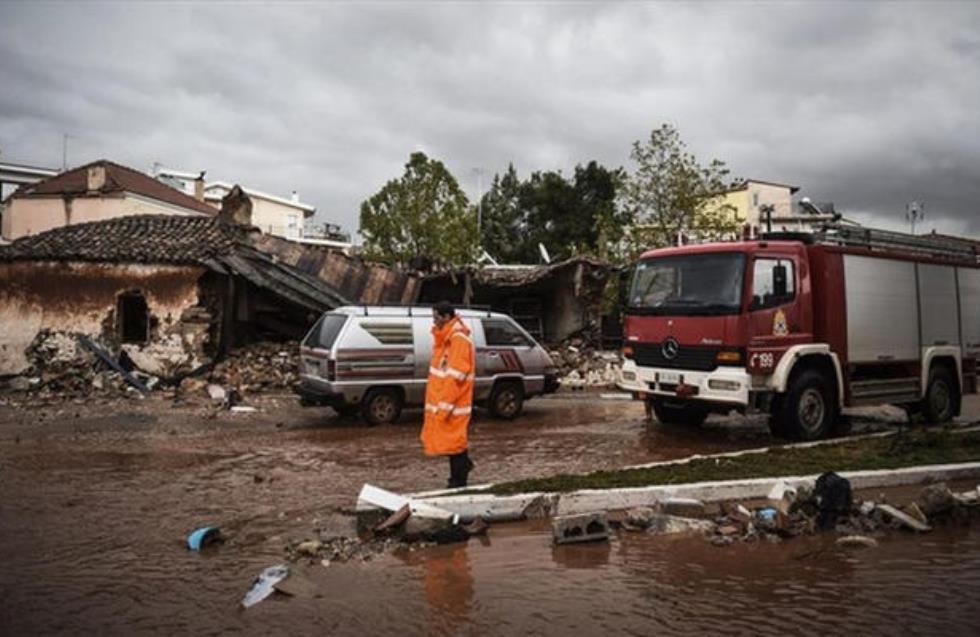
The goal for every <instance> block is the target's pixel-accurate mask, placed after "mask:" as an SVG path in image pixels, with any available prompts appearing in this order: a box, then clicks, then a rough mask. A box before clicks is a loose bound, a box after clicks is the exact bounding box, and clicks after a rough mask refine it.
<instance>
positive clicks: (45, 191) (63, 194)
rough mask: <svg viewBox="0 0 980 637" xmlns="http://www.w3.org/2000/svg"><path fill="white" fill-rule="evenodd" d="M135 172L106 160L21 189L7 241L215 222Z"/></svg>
mask: <svg viewBox="0 0 980 637" xmlns="http://www.w3.org/2000/svg"><path fill="white" fill-rule="evenodd" d="M203 186H204V184H203V181H202V182H200V186H199V188H198V194H199V195H200V196H199V197H198V198H195V197H193V196H190V195H188V194H186V193H183V192H180V191H179V190H176V189H174V188H171V187H169V186H167V185H166V184H164V183H161V182H160V181H157V180H156V179H153V178H152V177H149V176H148V175H146V174H144V173H142V172H140V171H138V170H133V169H132V168H127V167H126V166H121V165H119V164H115V163H113V162H110V161H107V160H105V159H101V160H99V161H95V162H92V163H91V164H87V165H85V166H81V167H79V168H75V169H72V170H69V171H66V172H63V173H60V174H58V175H55V176H54V177H49V178H48V179H43V180H41V181H39V182H37V183H35V184H30V185H25V186H22V187H21V188H19V189H17V191H15V192H14V193H13V194H12V195H10V196H9V197H8V198H7V199H6V200H5V201H4V204H5V205H4V211H3V218H2V221H0V234H2V237H3V239H4V240H6V241H12V240H14V239H17V238H20V237H24V236H27V235H33V234H38V233H40V232H44V231H46V230H51V229H53V228H59V227H62V226H68V225H73V224H78V223H85V222H89V221H103V220H105V219H113V218H116V217H125V216H130V215H158V214H167V215H177V216H196V217H212V216H214V215H216V214H217V211H216V210H215V208H214V207H212V206H209V205H208V204H206V203H205V202H204V190H203Z"/></svg>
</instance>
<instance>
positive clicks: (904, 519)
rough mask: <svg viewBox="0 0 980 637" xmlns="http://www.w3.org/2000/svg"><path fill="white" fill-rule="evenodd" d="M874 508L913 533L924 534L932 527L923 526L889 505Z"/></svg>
mask: <svg viewBox="0 0 980 637" xmlns="http://www.w3.org/2000/svg"><path fill="white" fill-rule="evenodd" d="M875 508H876V509H877V510H879V511H881V512H882V513H884V514H886V515H888V516H890V517H891V518H893V519H895V520H897V521H898V522H900V523H901V524H902V525H903V526H906V527H908V528H910V529H912V530H913V531H918V532H920V533H924V532H926V531H931V530H932V527H931V526H929V525H928V524H923V523H922V522H920V521H919V520H916V519H915V518H914V517H912V516H911V515H909V514H908V513H905V512H903V511H899V510H898V509H896V508H895V507H893V506H891V505H890V504H879V505H876V506H875Z"/></svg>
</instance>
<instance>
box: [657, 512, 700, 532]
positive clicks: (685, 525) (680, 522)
mask: <svg viewBox="0 0 980 637" xmlns="http://www.w3.org/2000/svg"><path fill="white" fill-rule="evenodd" d="M714 530H715V524H714V522H711V521H710V520H699V519H697V518H687V517H682V516H679V515H667V514H664V513H658V514H655V515H654V516H653V518H652V519H651V520H650V525H649V527H648V528H647V533H657V534H662V535H669V534H679V533H691V534H693V533H701V534H708V533H712V532H713V531H714Z"/></svg>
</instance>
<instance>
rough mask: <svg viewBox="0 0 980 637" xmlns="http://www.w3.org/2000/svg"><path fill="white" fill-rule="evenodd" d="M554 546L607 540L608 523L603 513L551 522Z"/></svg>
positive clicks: (563, 518)
mask: <svg viewBox="0 0 980 637" xmlns="http://www.w3.org/2000/svg"><path fill="white" fill-rule="evenodd" d="M551 532H552V537H553V538H554V541H555V544H572V543H577V542H600V541H607V540H608V539H609V521H608V520H607V519H606V514H605V513H604V512H593V513H583V514H579V515H566V516H560V517H557V518H555V519H554V520H552V523H551Z"/></svg>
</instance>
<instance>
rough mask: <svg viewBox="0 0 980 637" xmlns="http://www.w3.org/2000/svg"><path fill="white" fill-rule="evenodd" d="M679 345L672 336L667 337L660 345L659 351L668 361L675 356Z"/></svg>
mask: <svg viewBox="0 0 980 637" xmlns="http://www.w3.org/2000/svg"><path fill="white" fill-rule="evenodd" d="M680 349H681V345H680V343H678V342H677V339H676V338H674V337H673V336H669V337H667V340H665V341H664V342H663V344H661V345H660V353H661V354H663V355H664V358H666V359H667V360H669V361H672V360H674V359H675V358H677V353H678V352H679V351H680Z"/></svg>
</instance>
